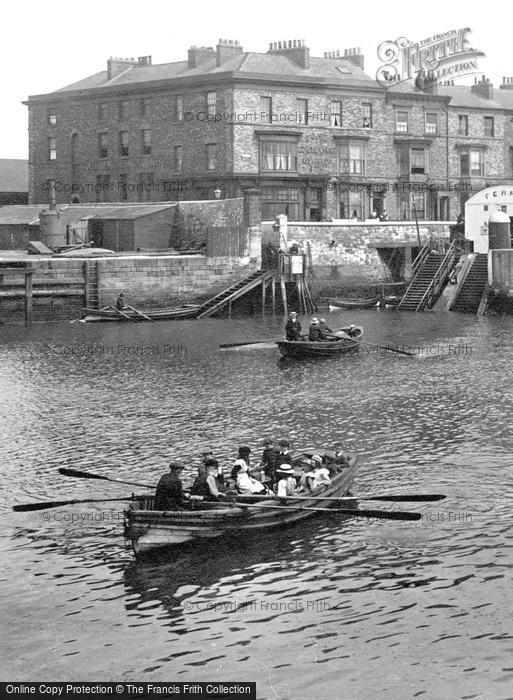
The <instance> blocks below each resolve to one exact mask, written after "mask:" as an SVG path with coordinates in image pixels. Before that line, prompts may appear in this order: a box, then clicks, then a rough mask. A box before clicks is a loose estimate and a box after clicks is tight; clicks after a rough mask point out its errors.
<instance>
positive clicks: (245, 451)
mask: <svg viewBox="0 0 513 700" xmlns="http://www.w3.org/2000/svg"><path fill="white" fill-rule="evenodd" d="M239 452H243V453H246V454H249V453H250V452H251V447H248V446H247V445H242V446H241V447H239Z"/></svg>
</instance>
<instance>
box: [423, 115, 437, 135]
mask: <svg viewBox="0 0 513 700" xmlns="http://www.w3.org/2000/svg"><path fill="white" fill-rule="evenodd" d="M425 119H426V122H425V130H426V134H437V133H438V114H437V113H436V112H426V117H425Z"/></svg>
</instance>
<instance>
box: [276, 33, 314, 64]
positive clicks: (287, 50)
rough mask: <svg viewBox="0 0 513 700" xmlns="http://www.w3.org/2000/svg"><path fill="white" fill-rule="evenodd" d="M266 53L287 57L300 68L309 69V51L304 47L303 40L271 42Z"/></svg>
mask: <svg viewBox="0 0 513 700" xmlns="http://www.w3.org/2000/svg"><path fill="white" fill-rule="evenodd" d="M267 53H271V54H280V55H282V56H287V58H290V60H291V61H294V63H296V64H297V65H298V66H301V68H310V49H309V48H308V47H307V46H305V40H304V39H288V40H287V41H278V42H276V41H275V42H272V43H270V44H269V51H268V52H267Z"/></svg>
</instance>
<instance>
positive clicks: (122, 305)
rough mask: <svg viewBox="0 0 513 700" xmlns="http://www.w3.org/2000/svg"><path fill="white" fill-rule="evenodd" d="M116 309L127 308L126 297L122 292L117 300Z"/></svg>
mask: <svg viewBox="0 0 513 700" xmlns="http://www.w3.org/2000/svg"><path fill="white" fill-rule="evenodd" d="M116 309H117V310H118V311H123V309H126V306H125V299H124V297H123V295H122V294H120V295H119V296H118V298H117V300H116Z"/></svg>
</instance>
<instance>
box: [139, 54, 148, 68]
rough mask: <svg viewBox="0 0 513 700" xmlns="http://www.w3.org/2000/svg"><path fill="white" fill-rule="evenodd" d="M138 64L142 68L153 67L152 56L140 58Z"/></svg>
mask: <svg viewBox="0 0 513 700" xmlns="http://www.w3.org/2000/svg"><path fill="white" fill-rule="evenodd" d="M137 63H138V65H140V66H151V56H139V57H138V59H137Z"/></svg>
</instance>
